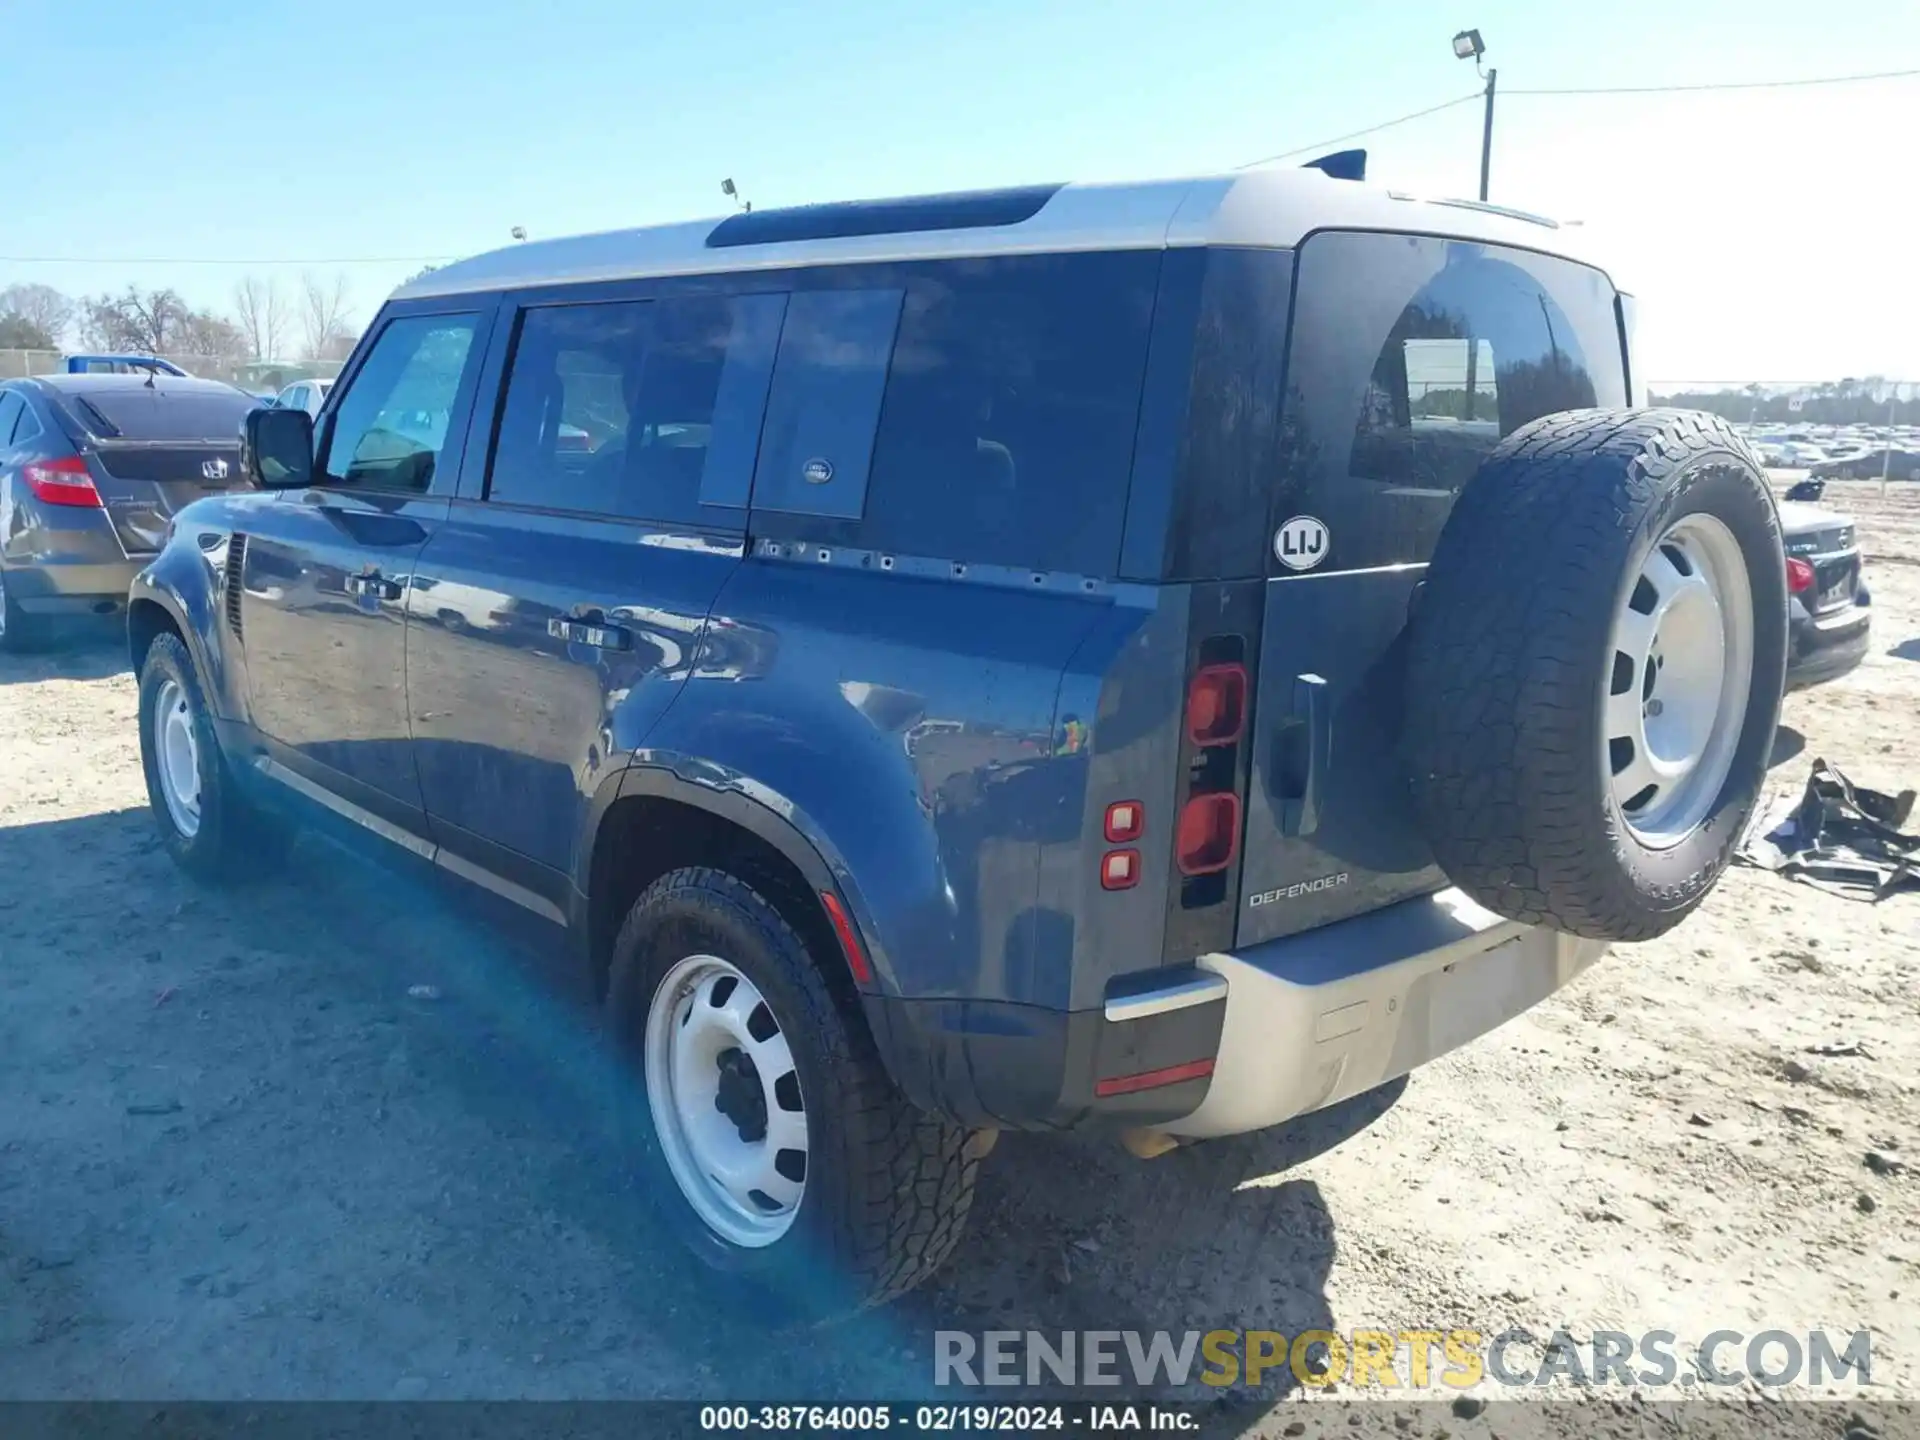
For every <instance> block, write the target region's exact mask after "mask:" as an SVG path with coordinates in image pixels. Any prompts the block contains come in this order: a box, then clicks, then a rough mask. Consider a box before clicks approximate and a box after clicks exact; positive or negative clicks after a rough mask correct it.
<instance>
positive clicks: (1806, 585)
mask: <svg viewBox="0 0 1920 1440" xmlns="http://www.w3.org/2000/svg"><path fill="white" fill-rule="evenodd" d="M1813 581H1814V574H1813V566H1812V565H1810V564H1809V563H1808V562H1806V561H1805V560H1802V559H1801V558H1800V557H1799V556H1798V555H1789V556H1788V557H1787V589H1789V590H1791V591H1792V592H1793V593H1794V594H1796V595H1798V594H1799V593H1800V592H1801V591H1802V590H1811V589H1812V588H1813Z"/></svg>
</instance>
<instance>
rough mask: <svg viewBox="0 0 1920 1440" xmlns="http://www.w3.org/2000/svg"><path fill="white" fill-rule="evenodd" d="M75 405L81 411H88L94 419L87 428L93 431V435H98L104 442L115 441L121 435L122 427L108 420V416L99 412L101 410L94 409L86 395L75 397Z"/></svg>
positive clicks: (88, 423)
mask: <svg viewBox="0 0 1920 1440" xmlns="http://www.w3.org/2000/svg"><path fill="white" fill-rule="evenodd" d="M73 403H74V404H75V405H77V406H78V407H79V408H80V409H82V410H84V411H86V412H87V414H88V415H89V416H91V417H92V418H91V419H89V420H88V422H87V428H88V429H89V430H91V431H93V433H94V434H96V435H98V436H99V437H100V438H101V439H102V440H112V439H115V438H116V437H117V436H118V435H119V434H120V427H119V426H118V425H116V424H114V423H113V422H112V421H111V420H109V419H107V417H106V416H104V415H102V414H101V413H100V412H99V410H97V409H96V408H95V407H94V405H93V404H92V402H91V401H89V400H88V399H87V397H86V396H84V395H76V396H74V397H73Z"/></svg>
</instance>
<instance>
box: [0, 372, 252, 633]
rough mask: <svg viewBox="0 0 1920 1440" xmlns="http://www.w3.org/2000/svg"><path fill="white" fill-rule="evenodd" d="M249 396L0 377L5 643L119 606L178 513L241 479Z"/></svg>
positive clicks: (155, 378)
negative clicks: (242, 427) (243, 425)
mask: <svg viewBox="0 0 1920 1440" xmlns="http://www.w3.org/2000/svg"><path fill="white" fill-rule="evenodd" d="M258 403H259V402H258V401H256V400H255V399H254V398H253V397H252V396H250V395H243V394H242V393H241V392H240V391H238V390H236V389H234V388H233V387H232V386H231V385H222V384H219V383H217V382H215V381H212V380H194V379H189V378H186V377H183V376H173V375H165V374H161V373H158V372H153V373H149V374H147V375H145V376H142V375H138V374H112V373H100V374H93V373H74V374H68V375H48V376H42V377H40V378H38V379H31V380H9V381H7V382H5V383H4V384H0V650H18V649H25V648H28V647H30V646H32V645H35V644H38V643H41V642H44V641H46V640H49V639H52V638H54V637H56V636H57V635H58V633H59V631H60V628H61V627H62V624H63V622H69V621H75V620H81V619H84V618H86V617H91V616H116V617H117V616H120V615H122V614H123V613H124V612H125V609H126V603H127V586H128V585H129V584H130V583H131V582H132V580H133V577H134V575H135V574H136V573H137V572H138V571H139V569H140V567H141V566H142V565H144V564H145V563H146V561H147V560H148V558H150V557H151V556H152V555H153V554H154V553H155V552H156V551H158V550H159V548H160V542H161V540H162V539H163V538H164V536H165V534H166V527H167V521H168V519H169V518H171V516H172V515H173V513H174V512H175V511H176V510H178V509H180V508H181V507H182V506H184V505H187V504H189V503H191V502H192V501H195V500H198V499H200V498H201V497H202V496H205V495H213V494H218V493H219V492H221V491H225V490H233V489H236V488H239V487H240V486H242V485H243V484H244V483H245V482H244V480H243V479H242V477H241V473H240V425H241V422H242V421H243V420H244V419H245V418H246V414H247V412H248V411H249V410H251V409H252V408H253V407H254V406H255V405H256V404H258Z"/></svg>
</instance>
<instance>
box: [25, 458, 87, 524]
mask: <svg viewBox="0 0 1920 1440" xmlns="http://www.w3.org/2000/svg"><path fill="white" fill-rule="evenodd" d="M20 475H21V478H22V479H24V480H25V481H26V482H27V489H29V490H31V491H32V492H33V494H34V498H35V499H37V500H39V501H41V502H42V503H44V504H47V505H71V506H74V507H75V508H77V509H83V510H98V509H99V508H100V492H99V491H98V490H96V489H94V488H93V476H92V475H90V474H88V473H87V462H86V461H85V460H83V459H81V458H80V457H79V456H78V455H63V456H61V457H60V458H59V459H58V460H33V461H29V462H28V463H27V464H25V465H23V466H21V467H20Z"/></svg>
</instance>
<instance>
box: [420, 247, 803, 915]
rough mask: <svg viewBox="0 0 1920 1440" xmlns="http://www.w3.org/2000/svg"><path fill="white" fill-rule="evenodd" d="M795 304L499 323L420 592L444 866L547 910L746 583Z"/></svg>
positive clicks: (669, 304) (630, 294)
mask: <svg viewBox="0 0 1920 1440" xmlns="http://www.w3.org/2000/svg"><path fill="white" fill-rule="evenodd" d="M785 303H786V302H785V296H784V295H781V294H756V295H736V296H724V295H712V294H706V295H678V296H672V295H670V296H665V297H661V298H652V297H650V296H649V294H648V293H647V291H646V290H645V289H644V288H643V287H635V286H631V285H629V286H624V287H621V286H615V287H601V288H597V289H596V290H594V291H590V292H585V293H583V292H581V291H580V290H579V288H578V287H576V288H575V289H574V290H572V291H571V292H569V293H568V294H567V295H566V298H565V302H564V303H560V302H558V301H556V300H552V299H547V298H544V297H531V300H530V303H528V304H526V305H525V306H524V307H522V308H520V310H519V313H518V315H517V317H513V318H511V319H510V318H509V316H508V314H507V313H506V312H504V311H503V313H502V316H501V319H500V322H499V323H500V325H501V326H502V327H506V326H508V325H509V324H511V325H512V327H513V328H512V334H511V336H510V337H508V336H507V334H506V332H505V330H504V328H503V333H502V341H505V340H506V339H508V338H510V339H511V344H510V345H509V344H506V343H498V342H497V343H496V346H495V349H496V350H498V351H501V352H503V354H502V356H501V357H500V358H496V359H495V360H493V361H491V362H490V363H489V365H488V367H487V376H488V378H487V379H486V380H485V381H484V382H483V390H484V391H485V392H486V393H487V394H489V395H491V394H493V393H494V392H495V389H496V386H497V385H499V384H502V383H504V391H505V393H504V398H503V399H502V401H501V404H500V407H499V416H498V427H497V435H498V439H497V441H496V442H495V443H494V445H493V448H492V454H491V455H490V456H489V454H488V438H489V437H490V436H491V435H493V434H494V433H495V426H494V423H493V422H494V416H493V414H492V413H491V412H492V407H491V406H486V407H483V412H484V413H479V414H476V416H475V418H474V422H473V425H472V435H473V439H472V440H471V441H470V442H469V446H468V458H467V463H466V466H465V469H464V473H463V475H462V478H461V484H460V492H459V496H458V498H456V499H455V500H454V502H453V505H452V509H451V512H450V513H449V515H448V516H447V517H446V520H445V522H444V523H443V524H441V525H440V526H439V528H438V530H437V532H436V533H435V534H434V536H433V537H432V539H430V540H429V541H428V542H427V544H426V548H425V549H424V550H423V551H422V552H421V554H420V558H419V563H418V566H417V569H416V572H415V576H414V581H413V585H412V586H411V588H410V590H409V595H408V608H409V631H408V649H407V663H408V692H409V700H410V703H411V705H412V710H413V734H414V736H415V741H416V752H415V753H416V755H417V757H418V760H419V765H420V776H421V785H422V789H423V793H424V796H425V804H426V808H427V811H428V815H429V820H430V824H431V826H432V832H433V838H434V840H435V842H436V843H437V844H438V845H439V846H440V847H441V853H442V855H443V857H446V856H456V857H461V858H464V859H466V860H468V861H470V862H472V863H473V864H474V865H477V866H479V867H480V868H481V870H482V871H483V872H485V873H484V874H481V875H476V876H474V877H473V878H476V879H479V880H481V881H482V883H492V884H493V888H495V889H496V890H500V889H502V887H501V885H500V884H499V883H498V882H499V881H502V880H504V881H506V882H508V885H509V886H510V887H511V888H510V889H506V890H504V891H503V893H507V894H509V895H511V896H512V898H514V899H516V900H518V901H520V902H521V903H522V904H526V905H528V906H529V908H532V909H534V910H536V911H541V912H551V911H553V910H555V909H557V901H558V899H559V898H560V897H561V896H562V894H563V888H564V884H565V880H566V879H567V877H568V876H569V875H570V874H571V873H572V867H573V864H574V859H575V857H574V849H575V846H576V845H577V843H578V841H579V837H580V834H581V830H582V822H583V819H584V815H585V811H586V807H587V805H588V804H589V802H590V800H591V797H592V796H593V794H594V792H595V790H596V789H597V787H598V785H599V783H600V782H601V780H602V779H604V778H605V777H606V776H607V775H608V774H611V773H613V772H614V771H616V770H618V769H619V768H620V767H621V766H622V765H624V764H625V763H626V760H627V758H628V757H629V756H630V755H631V754H632V752H633V751H634V750H636V749H637V748H638V747H639V746H640V744H641V742H642V741H643V740H644V738H645V736H646V734H647V732H648V731H649V730H650V729H651V728H652V727H653V724H654V722H655V721H656V720H657V719H658V718H659V717H660V715H661V714H662V713H663V712H664V711H665V709H666V707H667V705H668V704H669V703H671V701H672V699H673V697H674V696H675V694H677V693H678V691H679V688H680V686H681V685H682V684H683V683H684V682H685V680H686V679H687V677H688V675H689V674H690V673H691V672H692V669H693V666H694V665H695V664H696V662H697V660H698V656H699V642H700V639H701V635H702V633H703V631H704V629H705V626H706V623H707V614H708V611H709V610H710V609H711V608H712V606H713V602H714V598H715V597H716V596H717V595H718V594H719V592H720V588H721V586H722V585H724V584H725V583H726V580H727V577H728V576H729V575H731V574H732V573H733V571H734V570H735V569H736V568H737V567H738V565H739V563H740V560H741V556H742V553H743V544H744V537H745V522H746V514H747V512H746V502H747V499H748V492H749V490H750V488H751V485H752V475H753V463H754V456H755V454H756V452H757V447H758V443H759V435H760V418H761V412H762V410H763V408H764V405H765V400H766V392H767V385H768V379H769V376H770V375H771V372H772V365H773V354H774V349H775V346H776V344H777V341H778V337H779V334H780V323H781V315H782V313H783V311H784V308H785ZM496 375H502V376H503V380H497V379H495V378H494V377H495V376H496ZM446 863H449V864H450V867H451V868H456V869H458V868H460V867H459V865H458V863H457V861H453V860H448V861H447V862H446ZM550 918H552V916H551V914H550Z"/></svg>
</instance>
